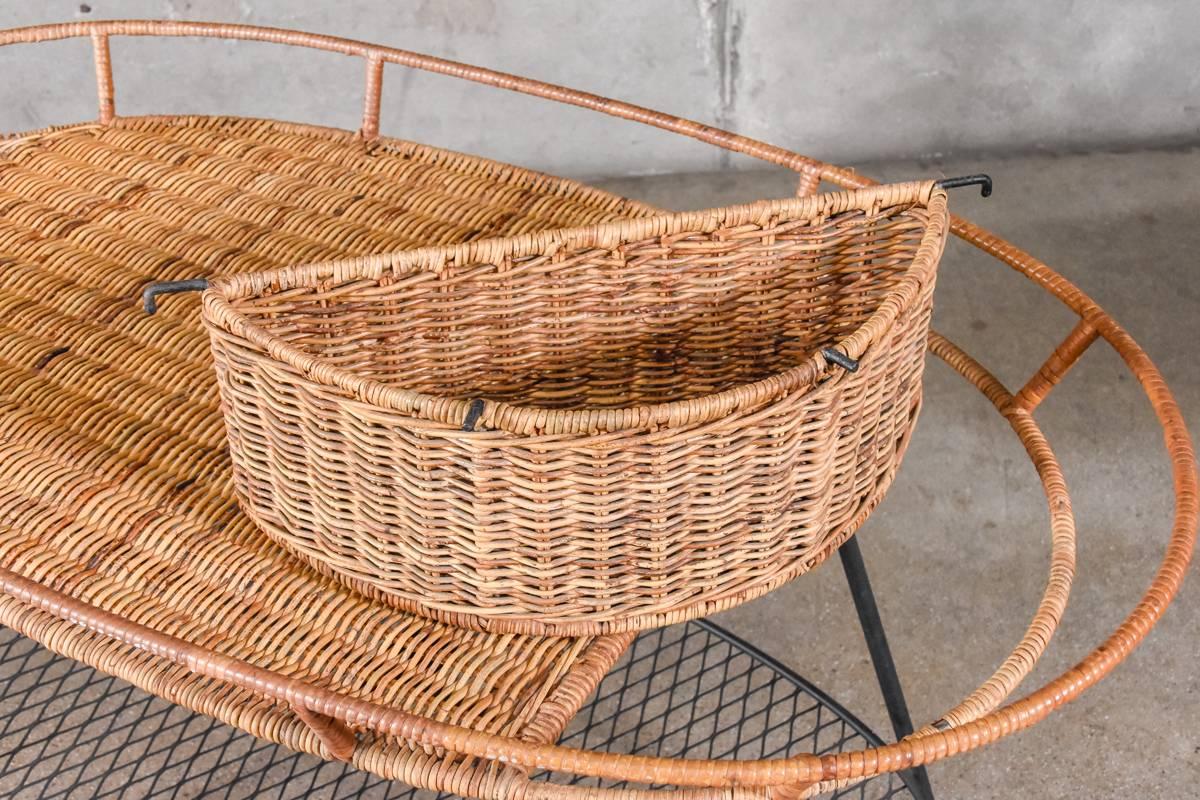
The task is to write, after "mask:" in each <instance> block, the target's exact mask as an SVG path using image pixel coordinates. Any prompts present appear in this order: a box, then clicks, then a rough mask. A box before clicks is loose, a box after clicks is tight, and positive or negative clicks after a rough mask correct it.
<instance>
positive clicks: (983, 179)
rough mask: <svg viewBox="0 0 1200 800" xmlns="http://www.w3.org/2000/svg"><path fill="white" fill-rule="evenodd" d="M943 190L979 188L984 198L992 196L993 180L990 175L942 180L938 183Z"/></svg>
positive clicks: (981, 174) (964, 176)
mask: <svg viewBox="0 0 1200 800" xmlns="http://www.w3.org/2000/svg"><path fill="white" fill-rule="evenodd" d="M936 183H937V185H938V186H941V187H942V188H943V189H957V188H959V187H960V186H978V187H980V188H979V194H980V195H981V196H983V197H991V196H992V178H991V176H990V175H984V174H983V173H980V174H978V175H963V176H962V177H959V178H942V179H941V180H940V181H936Z"/></svg>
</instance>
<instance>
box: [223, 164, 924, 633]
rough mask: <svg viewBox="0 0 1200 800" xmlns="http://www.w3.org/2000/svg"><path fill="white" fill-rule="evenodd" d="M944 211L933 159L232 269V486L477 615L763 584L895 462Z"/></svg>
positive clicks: (391, 586) (595, 627) (527, 614)
mask: <svg viewBox="0 0 1200 800" xmlns="http://www.w3.org/2000/svg"><path fill="white" fill-rule="evenodd" d="M945 234H946V196H945V192H944V191H943V190H941V189H939V188H937V187H935V186H934V185H933V184H932V183H931V182H926V183H911V184H898V185H894V186H886V187H880V188H873V189H867V190H861V191H857V192H839V193H832V194H826V195H817V196H814V197H809V198H803V199H799V200H788V201H773V202H762V203H756V204H752V205H748V206H735V207H730V208H723V209H714V210H709V211H703V212H691V213H684V214H676V215H668V216H662V217H655V218H650V219H645V220H638V221H631V222H620V223H609V224H606V225H601V226H594V227H588V228H579V229H574V230H567V231H553V232H547V233H539V234H533V235H527V236H520V237H512V238H508V239H499V240H492V241H486V242H479V243H477V244H470V245H463V246H458V247H453V248H440V249H439V248H433V249H426V250H418V251H415V252H411V253H402V254H396V255H392V256H386V257H380V258H371V259H366V260H359V261H353V262H341V263H336V262H335V263H328V264H319V265H313V266H308V267H296V268H285V269H283V270H276V271H272V272H269V273H266V274H260V273H244V274H238V275H232V276H228V277H224V278H221V279H219V280H217V281H215V282H214V283H213V284H212V286H211V291H209V292H208V293H207V294H206V295H205V297H206V301H205V303H204V314H205V320H206V322H207V323H208V328H209V331H210V333H211V334H212V343H213V354H214V357H215V363H216V369H217V375H218V378H219V383H220V386H221V392H222V399H223V410H224V413H225V420H226V427H227V429H228V433H229V444H230V450H231V452H232V454H233V463H234V468H235V478H236V485H237V488H238V493H239V497H240V498H241V500H242V503H243V506H244V507H245V508H246V510H247V511H248V513H249V514H250V516H251V517H252V518H253V519H254V520H255V521H256V522H258V523H259V524H260V525H261V526H262V527H263V528H264V529H265V530H267V531H268V532H269V533H270V534H271V536H272V537H273V538H275V539H276V540H277V541H278V542H280V543H281V544H283V545H284V546H285V547H287V548H289V549H290V550H293V551H294V552H297V553H299V554H300V555H302V556H303V557H305V558H306V559H307V560H309V561H311V562H312V563H314V564H316V565H318V566H320V567H322V568H324V569H327V570H328V571H329V572H331V573H332V574H334V575H339V576H342V577H344V578H345V579H347V580H349V581H350V583H351V584H352V585H354V586H357V587H362V588H367V589H370V590H373V591H372V592H371V594H372V595H373V596H378V597H380V598H383V599H386V600H389V601H391V602H394V603H396V604H397V605H399V606H400V607H402V608H405V609H409V610H413V611H417V612H420V613H426V614H429V615H431V616H435V617H438V618H443V619H452V620H453V621H455V622H456V623H458V624H467V625H471V626H474V627H485V628H488V629H492V630H504V631H518V632H525V633H529V632H553V633H556V634H575V635H584V634H596V633H601V632H610V631H619V630H629V629H634V628H643V627H650V626H657V625H666V624H670V623H673V622H677V621H679V620H681V619H686V618H690V617H694V616H699V615H702V614H707V613H711V612H712V611H715V610H719V609H721V608H725V607H728V606H730V605H733V604H736V603H738V602H741V601H744V600H746V599H749V598H751V597H755V596H758V595H760V594H762V593H763V592H765V591H767V590H768V589H770V588H773V587H775V586H778V585H779V584H781V583H782V582H783V581H786V580H788V579H790V578H792V577H794V576H796V575H798V574H800V573H802V572H804V571H805V570H807V569H808V568H809V567H810V566H812V565H813V564H815V563H817V562H819V561H820V560H822V559H823V558H824V557H825V556H826V555H827V554H828V553H829V552H831V550H833V549H835V548H836V547H837V546H838V545H839V544H841V542H842V541H844V540H845V538H846V536H848V535H849V534H850V533H851V532H852V531H853V529H854V528H855V527H856V526H857V524H858V523H859V522H861V520H862V519H863V518H864V516H865V510H866V509H869V508H870V507H872V506H873V505H874V504H875V503H876V502H878V500H879V499H880V497H881V495H882V494H883V492H884V491H885V489H886V487H887V486H888V484H889V483H890V481H891V478H892V476H893V475H894V474H895V471H896V468H897V465H898V462H899V460H900V457H901V454H902V453H903V451H904V445H905V443H906V442H907V441H908V437H909V433H910V431H911V429H912V425H913V423H914V422H915V418H916V413H917V409H918V406H919V403H920V397H921V372H922V367H923V365H924V362H925V347H926V339H927V333H928V329H929V318H930V312H931V308H932V301H933V289H934V282H935V281H934V279H935V276H936V268H937V262H938V259H939V257H940V255H941V252H942V248H943V246H944V244H945ZM832 347H837V348H838V349H840V350H842V351H844V352H845V353H847V354H848V355H849V356H850V357H852V358H854V359H858V360H859V361H860V364H859V368H858V369H857V371H854V372H850V371H847V370H846V369H844V368H843V367H840V366H836V365H834V364H832V363H828V362H827V361H826V359H825V357H824V356H823V355H821V353H822V351H824V350H826V349H827V348H832ZM464 420H469V421H468V422H467V423H466V424H464ZM464 428H466V430H464Z"/></svg>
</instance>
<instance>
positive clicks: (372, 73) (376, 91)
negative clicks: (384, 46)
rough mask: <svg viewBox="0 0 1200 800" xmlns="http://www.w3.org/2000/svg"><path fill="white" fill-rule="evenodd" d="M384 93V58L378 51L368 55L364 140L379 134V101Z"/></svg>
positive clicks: (363, 125) (361, 131) (364, 102)
mask: <svg viewBox="0 0 1200 800" xmlns="http://www.w3.org/2000/svg"><path fill="white" fill-rule="evenodd" d="M382 94H383V59H382V58H380V56H379V54H378V53H372V54H371V55H369V56H367V79H366V86H365V88H364V97H363V118H362V129H361V130H360V131H359V135H361V136H362V138H363V140H364V141H368V142H369V141H371V140H372V139H375V138H377V137H378V136H379V103H380V98H381V96H382Z"/></svg>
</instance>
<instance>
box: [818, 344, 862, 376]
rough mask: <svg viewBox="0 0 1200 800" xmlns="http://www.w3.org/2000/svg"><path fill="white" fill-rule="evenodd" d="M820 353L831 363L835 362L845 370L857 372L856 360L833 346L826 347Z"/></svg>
mask: <svg viewBox="0 0 1200 800" xmlns="http://www.w3.org/2000/svg"><path fill="white" fill-rule="evenodd" d="M821 355H823V356H825V360H826V361H828V362H829V363H831V364H837V365H838V366H839V367H841V368H842V369H844V370H846V371H847V372H858V360H857V359H853V358H851V357H850V356H848V355H846V354H845V353H843V352H842V351H841V350H838V349H836V348H833V347H826V348H825V349H824V350H822V351H821Z"/></svg>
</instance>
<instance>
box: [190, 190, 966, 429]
mask: <svg viewBox="0 0 1200 800" xmlns="http://www.w3.org/2000/svg"><path fill="white" fill-rule="evenodd" d="M904 203H913V204H920V205H924V206H926V207H927V208H928V209H929V211H930V216H929V222H928V224H927V225H926V227H925V230H924V231H922V233H921V241H920V244H919V245H918V248H917V252H916V254H915V255H914V257H913V259H912V261H911V262H910V263H909V264H908V266H906V267H905V268H904V276H903V277H902V278H901V280H899V281H898V282H897V284H896V286H895V287H893V288H892V289H891V290H889V291H888V292H887V294H885V295H884V296H883V297H882V298H881V299H880V301H879V304H878V306H877V307H876V308H875V310H874V311H873V312H872V313H871V315H870V316H869V317H868V318H867V319H866V321H865V322H863V323H862V325H860V326H859V327H858V328H856V329H855V330H854V331H853V332H852V333H851V334H849V335H847V336H845V337H843V338H841V339H840V340H838V341H837V342H836V343H835V344H834V345H833V346H834V347H837V348H838V349H840V350H841V351H842V352H843V353H845V354H846V355H847V356H849V357H850V358H853V359H859V358H861V357H862V356H863V354H864V353H865V352H866V351H867V349H868V348H869V347H870V346H871V345H872V344H874V343H875V342H876V341H878V340H879V339H880V338H882V337H883V336H885V335H886V334H887V332H888V330H889V329H890V328H891V326H892V324H893V323H894V322H895V320H896V318H897V317H898V316H899V315H900V314H901V313H903V312H904V310H905V309H907V308H908V307H909V306H910V305H911V304H912V303H913V302H914V301H915V299H916V298H917V296H918V293H919V291H920V288H921V286H923V285H924V284H925V283H926V282H927V281H928V280H929V279H930V278H931V277H932V275H933V274H934V272H935V271H936V269H937V264H938V260H939V259H940V257H941V252H942V248H943V247H944V246H945V238H946V237H945V233H946V228H947V225H948V214H947V208H946V192H945V190H944V189H942V188H941V187H939V186H938V185H937V184H936V182H934V181H912V182H907V183H895V184H884V185H880V186H873V187H870V188H866V189H854V190H850V191H840V192H830V193H827V194H820V195H813V196H809V197H804V198H798V199H788V200H762V201H758V202H755V203H748V204H743V205H733V206H726V207H722V208H715V209H706V210H703V211H686V212H681V213H675V214H663V215H659V216H654V217H647V218H642V219H632V220H620V221H616V222H609V223H603V224H600V225H588V226H584V227H575V228H563V229H558V230H552V231H544V232H538V233H530V234H523V235H520V236H511V237H505V238H498V239H487V240H483V241H479V242H470V243H467V244H461V245H453V246H449V247H423V248H419V249H415V250H408V251H404V252H399V253H389V254H383V255H377V256H367V257H360V258H353V259H342V260H337V261H327V262H318V263H313V264H301V265H296V266H289V267H282V268H279V269H274V270H266V271H262V272H251V273H242V274H237V275H230V276H224V277H220V278H217V279H214V280H213V281H212V282H211V283H210V284H209V289H208V291H206V292H205V293H204V311H205V315H206V317H207V318H208V319H209V321H210V322H211V323H212V324H215V325H217V326H218V327H220V328H222V329H224V330H226V331H229V332H230V333H232V334H234V335H236V336H240V337H243V338H245V339H247V340H248V341H250V342H252V343H253V344H255V345H256V346H258V347H260V348H262V349H263V350H264V351H266V352H267V353H268V354H269V355H270V356H271V357H272V358H275V359H278V360H279V361H282V362H283V363H285V364H288V365H290V366H292V367H295V368H296V369H298V370H300V371H301V372H303V374H304V375H305V376H307V377H308V378H309V379H311V380H313V381H315V382H317V383H320V384H324V385H326V386H335V387H337V388H339V389H341V390H343V391H345V392H348V393H349V394H351V395H352V396H353V397H355V398H357V399H358V400H360V401H362V402H364V403H368V404H370V405H372V406H376V407H382V408H386V409H389V410H392V411H396V412H399V413H401V414H405V415H409V416H411V417H413V418H415V419H417V420H425V421H428V422H432V423H435V424H438V425H446V426H450V427H453V428H459V427H461V425H462V422H463V419H464V417H465V416H466V415H467V413H468V410H469V409H470V407H471V405H472V403H473V402H474V398H469V397H468V398H450V397H443V396H437V395H432V394H427V393H424V392H416V391H413V390H411V389H403V388H399V387H396V386H390V385H388V384H385V383H383V382H381V381H378V380H374V379H372V378H367V377H364V376H362V375H359V374H356V373H355V372H353V371H352V370H348V369H345V368H342V367H338V366H335V365H333V364H329V363H327V362H325V361H324V360H322V359H321V358H320V357H318V356H314V355H312V354H310V353H306V352H304V351H303V350H302V349H300V348H299V347H296V346H295V345H292V344H290V343H288V342H286V341H284V340H283V339H281V338H279V337H278V336H276V335H274V334H273V333H271V332H269V331H268V330H266V329H265V328H263V327H262V326H260V325H257V324H256V323H254V322H252V321H251V320H250V319H249V318H247V317H246V315H244V314H243V313H241V312H240V311H238V310H237V309H236V308H235V307H234V306H233V305H232V302H231V301H235V300H239V299H242V298H246V297H251V296H255V295H259V294H262V293H264V292H266V291H269V290H270V291H286V290H288V289H293V288H300V287H308V286H312V285H313V284H315V283H318V282H321V281H334V282H337V283H342V282H347V281H354V280H378V279H380V278H382V277H386V276H387V275H389V274H390V275H399V274H402V273H409V272H416V271H422V270H425V271H432V272H438V273H443V274H444V273H446V272H447V271H451V270H453V268H454V265H456V264H475V263H496V262H498V261H500V260H501V259H503V258H505V257H512V256H523V255H535V254H537V255H541V254H549V253H552V252H554V251H555V250H556V249H560V248H563V247H599V248H606V249H611V248H615V247H617V246H618V245H619V244H620V243H621V242H622V241H627V240H631V239H642V238H647V237H652V236H663V235H670V234H673V233H678V232H681V231H700V232H704V233H712V232H714V231H718V230H720V229H722V228H726V227H734V226H738V225H744V224H748V223H765V222H767V221H768V220H769V219H770V218H771V217H774V216H777V215H785V214H786V215H789V216H792V217H795V218H797V219H805V218H824V217H828V216H831V215H834V214H839V213H842V212H845V211H855V210H860V211H865V212H868V213H871V212H872V211H874V210H877V209H878V208H880V207H888V206H894V205H901V204H904ZM828 369H829V364H828V362H827V361H826V359H825V357H824V356H823V355H822V354H821V353H819V352H817V353H813V354H812V355H810V356H809V357H808V358H806V359H805V360H804V361H802V362H801V363H800V364H797V365H795V366H793V367H791V368H789V369H787V370H784V371H782V372H778V373H775V374H774V375H770V376H768V377H766V378H762V379H760V380H757V381H752V382H748V383H744V384H741V385H738V386H734V387H731V388H729V389H725V390H723V391H721V392H716V393H713V394H710V395H705V396H703V397H695V398H690V399H686V400H676V401H672V402H667V403H657V404H643V405H637V406H629V407H624V408H603V409H589V408H571V409H546V408H542V407H537V406H523V405H520V404H515V403H505V402H496V401H491V400H487V401H485V402H484V411H483V413H482V415H480V416H479V424H480V426H481V427H482V428H484V429H485V430H479V431H476V432H471V433H466V432H464V435H470V436H480V437H491V438H498V437H500V436H503V435H505V434H507V435H510V436H519V437H530V436H533V437H538V436H549V437H555V438H557V437H564V436H565V437H578V436H591V435H596V434H604V433H612V432H617V431H645V430H652V431H657V430H662V429H677V428H682V427H690V426H695V425H702V424H704V423H707V422H711V421H713V420H716V419H721V418H723V417H726V416H728V415H729V414H731V413H734V412H738V413H747V412H751V411H753V410H755V409H757V408H760V407H762V406H764V405H766V404H767V403H769V402H772V401H774V400H777V399H778V398H780V397H783V396H785V395H788V394H791V393H794V392H802V391H807V390H808V389H810V388H812V387H813V386H814V385H816V384H818V383H819V382H820V380H821V378H822V377H823V376H824V375H826V374H827V373H828ZM839 369H840V368H839ZM527 443H528V442H527Z"/></svg>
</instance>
